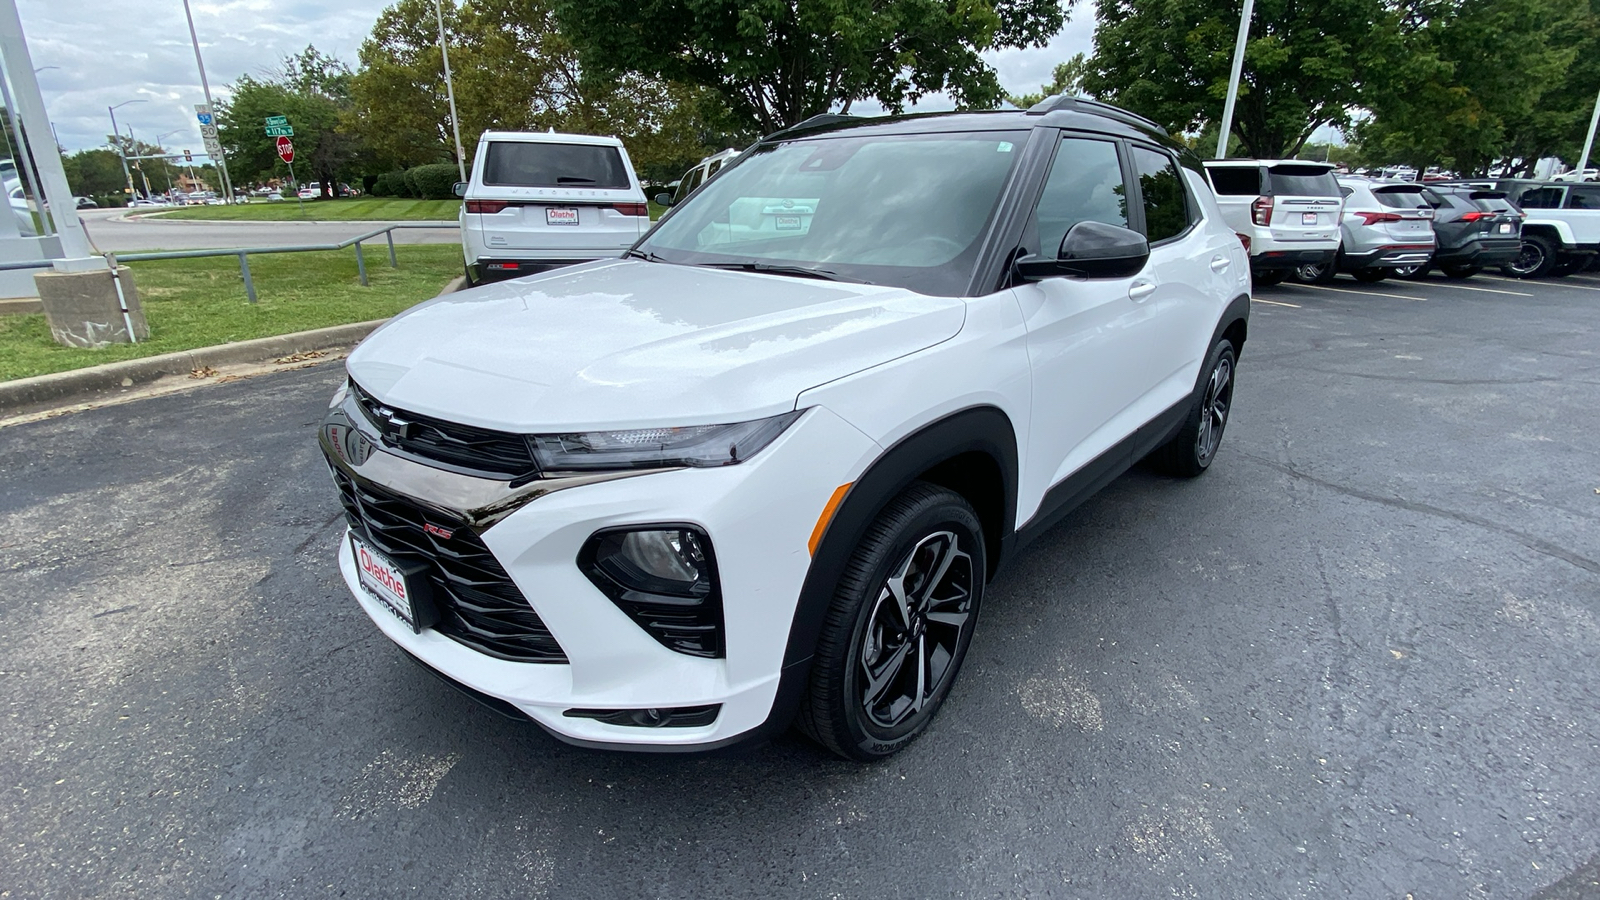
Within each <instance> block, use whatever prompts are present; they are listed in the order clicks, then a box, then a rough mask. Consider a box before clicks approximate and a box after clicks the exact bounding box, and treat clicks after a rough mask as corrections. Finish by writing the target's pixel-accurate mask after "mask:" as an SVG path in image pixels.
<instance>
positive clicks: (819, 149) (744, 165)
mask: <svg viewBox="0 0 1600 900" xmlns="http://www.w3.org/2000/svg"><path fill="white" fill-rule="evenodd" d="M1026 139H1027V132H1025V131H1004V132H1002V131H992V132H971V133H962V134H913V135H888V136H885V135H875V136H850V135H841V136H839V137H824V138H818V139H811V140H797V141H789V142H786V143H781V144H774V145H768V146H763V147H758V148H757V149H755V150H754V151H752V152H750V153H748V154H746V155H745V156H744V157H743V158H742V159H741V160H740V161H739V162H737V163H732V164H729V166H728V167H727V168H725V169H724V170H723V171H722V172H720V173H718V175H717V177H716V179H715V180H713V181H710V182H708V183H707V184H706V186H705V187H703V188H701V190H700V193H698V194H696V195H695V196H694V197H693V198H691V199H690V200H689V201H688V202H687V203H686V204H684V205H683V206H681V207H678V208H677V209H674V210H673V212H672V214H671V215H670V216H669V217H667V218H665V219H663V220H662V221H661V223H660V224H659V225H657V226H656V229H655V231H653V232H651V233H650V236H649V237H648V238H646V239H645V241H644V243H642V244H640V245H639V247H638V251H639V252H641V253H644V254H653V255H654V258H657V259H660V260H663V261H665V262H675V263H684V264H688V265H706V266H718V265H725V266H741V267H749V268H752V269H755V270H760V269H761V268H764V267H768V266H773V267H781V268H783V269H786V270H790V271H791V272H793V270H796V269H805V270H810V271H811V272H813V273H816V274H817V275H818V276H819V277H827V278H838V279H841V280H846V281H863V282H869V283H872V284H887V285H895V286H897V287H905V288H909V289H911V290H914V291H918V292H920V293H925V294H940V295H947V296H949V295H956V294H960V293H962V292H963V291H964V290H965V289H966V287H967V283H968V282H969V281H970V279H971V277H972V272H973V267H974V265H975V264H976V261H977V258H978V250H979V247H978V245H979V243H981V238H982V236H983V234H984V233H985V231H986V230H987V227H988V223H989V220H990V219H991V218H992V217H993V216H994V211H995V208H996V206H997V205H998V204H999V200H1000V191H1001V187H1002V186H1003V185H1004V184H1005V180H1006V176H1007V175H1008V174H1009V173H1010V171H1011V167H1012V165H1013V163H1014V162H1015V160H1016V158H1017V157H1018V156H1019V155H1020V153H1021V149H1022V144H1023V141H1025V140H1026Z"/></svg>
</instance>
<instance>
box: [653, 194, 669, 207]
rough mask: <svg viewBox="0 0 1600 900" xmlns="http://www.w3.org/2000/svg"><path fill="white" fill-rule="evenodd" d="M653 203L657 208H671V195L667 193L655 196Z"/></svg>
mask: <svg viewBox="0 0 1600 900" xmlns="http://www.w3.org/2000/svg"><path fill="white" fill-rule="evenodd" d="M655 201H656V205H657V206H671V205H672V195H671V194H667V193H661V194H657V195H656V196H655Z"/></svg>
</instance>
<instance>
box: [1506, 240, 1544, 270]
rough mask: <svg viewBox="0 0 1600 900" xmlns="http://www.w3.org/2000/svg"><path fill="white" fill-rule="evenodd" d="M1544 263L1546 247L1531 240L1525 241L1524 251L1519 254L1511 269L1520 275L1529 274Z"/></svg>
mask: <svg viewBox="0 0 1600 900" xmlns="http://www.w3.org/2000/svg"><path fill="white" fill-rule="evenodd" d="M1543 263H1544V248H1543V247H1540V246H1539V245H1538V244H1535V243H1532V242H1530V241H1524V242H1523V244H1522V252H1521V253H1519V254H1517V259H1516V262H1513V263H1512V264H1511V271H1513V272H1515V273H1517V274H1518V275H1527V274H1528V273H1529V272H1532V271H1533V270H1534V269H1537V268H1539V266H1540V265H1542V264H1543Z"/></svg>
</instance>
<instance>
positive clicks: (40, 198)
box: [0, 66, 61, 234]
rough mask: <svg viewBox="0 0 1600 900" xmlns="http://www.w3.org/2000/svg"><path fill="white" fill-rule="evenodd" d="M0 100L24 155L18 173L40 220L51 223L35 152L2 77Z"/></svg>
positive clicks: (52, 232)
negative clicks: (25, 137) (35, 204)
mask: <svg viewBox="0 0 1600 900" xmlns="http://www.w3.org/2000/svg"><path fill="white" fill-rule="evenodd" d="M59 68H61V67H60V66H40V67H38V68H37V69H34V70H33V74H35V75H38V74H39V73H40V72H43V71H44V70H45V69H59ZM0 101H4V102H5V105H6V118H8V119H10V120H11V133H12V135H14V136H15V137H16V141H17V143H16V145H15V146H16V148H17V155H20V156H21V157H22V159H20V160H17V173H18V174H20V175H21V176H22V181H23V183H24V184H25V185H27V189H28V193H29V194H31V195H32V196H33V198H34V200H35V201H36V202H37V203H38V204H39V218H40V220H41V221H43V222H45V223H46V224H47V225H50V213H49V211H48V210H46V209H45V205H44V191H43V190H42V189H41V188H40V184H41V182H40V181H39V173H38V172H36V171H34V168H33V153H32V152H30V151H29V150H28V144H27V142H25V141H24V140H23V139H22V123H21V122H20V121H18V120H17V105H16V104H15V103H13V102H12V101H11V89H10V88H8V87H6V83H5V79H4V78H0ZM50 127H51V129H52V131H51V134H52V135H54V134H55V132H54V130H53V129H54V128H55V126H54V125H51V126H50ZM50 233H51V234H54V233H55V228H54V226H53V225H51V227H50Z"/></svg>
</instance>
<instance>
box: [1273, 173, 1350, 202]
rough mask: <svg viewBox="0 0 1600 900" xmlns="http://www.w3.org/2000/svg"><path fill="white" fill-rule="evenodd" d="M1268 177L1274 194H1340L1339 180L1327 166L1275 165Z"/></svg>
mask: <svg viewBox="0 0 1600 900" xmlns="http://www.w3.org/2000/svg"><path fill="white" fill-rule="evenodd" d="M1267 177H1268V180H1269V181H1270V182H1271V184H1272V193H1273V194H1274V195H1280V196H1281V195H1289V196H1295V197H1337V196H1339V181H1338V179H1336V178H1334V177H1333V170H1332V169H1330V168H1328V167H1326V166H1273V167H1272V169H1271V171H1270V172H1268V175H1267Z"/></svg>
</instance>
